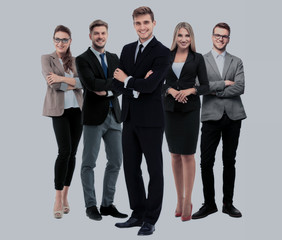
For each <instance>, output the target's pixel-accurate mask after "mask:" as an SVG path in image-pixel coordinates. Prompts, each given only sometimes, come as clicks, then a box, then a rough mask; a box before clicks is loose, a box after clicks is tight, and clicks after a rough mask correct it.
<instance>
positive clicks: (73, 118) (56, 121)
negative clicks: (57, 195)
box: [52, 108, 82, 190]
mask: <svg viewBox="0 0 282 240" xmlns="http://www.w3.org/2000/svg"><path fill="white" fill-rule="evenodd" d="M52 120H53V128H54V132H55V136H56V140H57V144H58V156H57V159H56V163H55V180H54V181H55V189H56V190H62V189H63V188H64V186H70V184H71V180H72V176H73V172H74V168H75V155H76V151H77V147H78V144H79V140H80V137H81V133H82V125H81V111H80V109H79V108H68V109H65V111H64V113H63V115H62V116H59V117H52Z"/></svg>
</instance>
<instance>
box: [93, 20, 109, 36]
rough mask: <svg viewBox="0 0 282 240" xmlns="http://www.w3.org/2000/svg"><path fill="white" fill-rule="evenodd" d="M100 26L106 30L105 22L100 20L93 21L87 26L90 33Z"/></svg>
mask: <svg viewBox="0 0 282 240" xmlns="http://www.w3.org/2000/svg"><path fill="white" fill-rule="evenodd" d="M100 26H104V27H106V28H107V30H108V23H106V22H105V21H102V20H100V19H98V20H95V21H93V22H92V23H91V24H90V25H89V32H90V33H91V32H92V30H93V28H94V27H100Z"/></svg>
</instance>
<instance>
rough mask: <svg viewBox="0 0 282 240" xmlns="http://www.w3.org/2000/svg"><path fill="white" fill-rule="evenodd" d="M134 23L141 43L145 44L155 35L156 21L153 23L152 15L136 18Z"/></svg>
mask: <svg viewBox="0 0 282 240" xmlns="http://www.w3.org/2000/svg"><path fill="white" fill-rule="evenodd" d="M133 21H134V23H133V24H134V28H135V30H136V33H137V35H138V37H139V40H140V42H141V43H143V42H146V41H147V40H149V39H150V38H151V37H152V35H153V29H154V27H155V25H156V21H152V18H151V16H150V14H144V15H139V16H136V17H134V20H133Z"/></svg>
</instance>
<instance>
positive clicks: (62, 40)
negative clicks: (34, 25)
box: [54, 38, 70, 44]
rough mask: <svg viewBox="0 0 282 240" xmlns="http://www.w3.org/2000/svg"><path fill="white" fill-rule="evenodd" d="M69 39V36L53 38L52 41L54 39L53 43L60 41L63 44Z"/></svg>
mask: <svg viewBox="0 0 282 240" xmlns="http://www.w3.org/2000/svg"><path fill="white" fill-rule="evenodd" d="M69 40H70V38H62V39H61V38H54V41H55V43H60V42H62V43H63V44H66V43H68V42H69Z"/></svg>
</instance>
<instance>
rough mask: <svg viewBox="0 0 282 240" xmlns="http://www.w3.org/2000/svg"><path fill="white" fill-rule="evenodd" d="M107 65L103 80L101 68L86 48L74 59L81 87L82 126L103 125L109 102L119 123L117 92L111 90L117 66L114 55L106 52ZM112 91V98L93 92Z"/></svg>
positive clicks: (93, 55) (117, 61)
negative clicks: (106, 72)
mask: <svg viewBox="0 0 282 240" xmlns="http://www.w3.org/2000/svg"><path fill="white" fill-rule="evenodd" d="M106 57H107V63H108V78H107V79H106V78H105V74H104V71H103V68H102V66H101V64H100V62H99V60H98V59H97V57H96V56H95V54H94V53H93V52H92V51H91V49H90V48H88V49H87V50H86V51H85V52H84V53H82V54H81V55H79V56H78V57H77V58H76V67H77V73H78V76H79V79H80V81H81V83H82V86H83V90H84V92H83V98H84V101H83V106H82V124H84V125H99V124H101V123H103V122H104V121H105V119H106V117H107V115H108V113H109V106H110V101H111V102H112V104H113V108H114V113H115V117H116V120H117V122H118V123H120V122H121V121H120V114H121V112H120V106H119V101H118V99H117V96H118V95H119V94H117V92H115V91H113V89H112V79H113V72H114V70H115V69H116V68H117V67H118V65H119V59H118V56H117V55H116V54H113V53H109V52H106ZM109 90H111V91H113V93H114V96H111V97H106V96H98V95H97V94H95V93H94V92H93V91H109Z"/></svg>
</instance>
